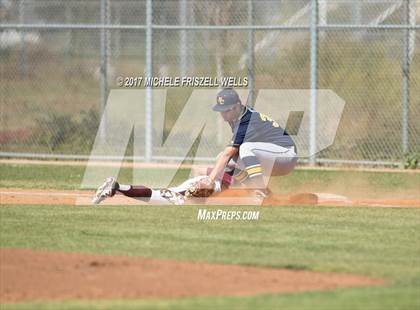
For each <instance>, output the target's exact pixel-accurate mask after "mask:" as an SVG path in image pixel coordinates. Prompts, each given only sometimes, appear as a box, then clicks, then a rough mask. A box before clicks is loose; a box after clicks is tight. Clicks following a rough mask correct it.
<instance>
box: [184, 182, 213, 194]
mask: <svg viewBox="0 0 420 310" xmlns="http://www.w3.org/2000/svg"><path fill="white" fill-rule="evenodd" d="M213 193H214V182H213V181H212V180H211V179H210V178H203V179H201V180H199V181H197V182H195V183H193V184H192V185H191V186H190V187H189V188H188V189H187V190H186V192H185V197H187V198H192V197H195V198H205V197H209V196H210V195H211V194H213Z"/></svg>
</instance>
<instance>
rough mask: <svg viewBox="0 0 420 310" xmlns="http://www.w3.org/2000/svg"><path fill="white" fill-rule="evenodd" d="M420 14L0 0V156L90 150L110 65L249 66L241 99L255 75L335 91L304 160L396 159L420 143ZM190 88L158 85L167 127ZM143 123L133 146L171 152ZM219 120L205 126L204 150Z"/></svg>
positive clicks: (280, 85) (344, 1) (325, 1)
mask: <svg viewBox="0 0 420 310" xmlns="http://www.w3.org/2000/svg"><path fill="white" fill-rule="evenodd" d="M419 21H420V1H416V0H401V1H400V0H370V1H350V0H318V1H315V0H259V1H255V0H254V1H253V0H235V1H233V0H230V1H223V2H221V1H220V2H219V1H209V0H179V1H172V0H155V1H150V0H143V1H142V0H139V1H133V0H118V1H117V0H89V1H81V0H48V1H46V0H13V1H12V0H0V91H1V127H0V141H1V152H0V156H1V157H29V158H47V157H51V158H75V159H77V158H88V156H89V154H90V151H91V149H92V145H93V142H94V139H95V136H96V133H97V131H98V129H99V121H100V118H101V111H102V110H103V108H104V106H105V104H106V98H107V96H108V94H109V91H110V90H111V89H115V88H118V87H117V85H116V78H117V77H118V76H211V77H217V76H219V77H220V76H238V77H244V76H245V77H246V76H247V77H248V78H249V89H250V96H249V98H248V104H250V105H252V104H253V103H254V101H255V98H256V97H257V96H258V90H260V89H310V88H314V87H316V88H317V89H331V90H333V91H334V92H335V93H337V94H338V95H339V96H340V97H341V98H343V99H344V100H345V102H346V106H345V110H344V113H343V116H342V120H341V123H340V126H339V129H338V132H337V135H336V138H335V141H334V144H333V145H332V146H330V147H329V148H327V149H325V150H323V151H322V152H320V153H318V154H317V155H316V157H313V158H310V159H308V160H309V162H311V163H312V164H315V163H324V162H331V163H335V162H337V163H359V164H381V165H387V164H391V165H392V164H395V163H396V162H401V161H402V160H404V157H405V156H406V155H407V154H414V153H419V152H420V122H419V120H420V95H419V94H420V49H419V44H420V33H419V29H420V25H419V23H420V22H419ZM191 91H192V89H190V88H171V89H168V93H167V104H166V107H165V111H149V115H148V117H149V120H150V119H151V121H152V122H153V117H154V115H155V113H161V114H163V117H164V119H165V122H164V124H165V127H164V134H165V135H168V134H169V132H170V131H171V128H172V127H173V126H174V124H175V122H176V120H177V117H178V116H179V114H180V113H181V111H182V108H183V107H184V104H185V101H186V99H187V98H188V96H189V95H190V94H191ZM313 104H316V101H314V103H313ZM144 126H145V127H144V128H142V130H144V131H146V139H145V140H146V141H145V145H144V148H142V149H141V150H140V153H141V154H138V153H136V155H139V156H142V157H144V158H145V159H146V160H170V159H171V158H173V154H167V153H165V152H163V151H162V150H161V148H160V145H159V143H156V140H155V139H154V133H153V130H152V129H151V128H149V130H147V127H148V126H149V127H150V126H151V123H150V122H149V123H148V122H147V121H146V122H145V123H144ZM225 127H226V126H225V125H224V124H222V122H221V121H215V133H214V135H212V136H210V137H205V139H202V141H201V143H205V144H206V143H207V144H206V145H208V150H207V151H208V152H207V154H206V156H205V158H203V159H208V158H211V157H213V156H214V155H215V152H217V150H216V149H214V143H210V142H206V141H208V140H209V139H212V140H216V142H217V145H218V146H219V147H220V148H221V147H223V146H224V145H225V143H226V139H225V134H227V135H228V133H226V129H227V128H225ZM181 138H182V139H195V137H190V136H189V134H188V132H185V133H184V136H182V137H181ZM206 139H207V140H206ZM131 140H132V139H131ZM213 142H214V141H213ZM131 143H132V141H131ZM312 143H316V141H312ZM131 155H133V151H132V147H131V146H130V145H129V147H128V150H127V156H131ZM302 162H305V160H302Z"/></svg>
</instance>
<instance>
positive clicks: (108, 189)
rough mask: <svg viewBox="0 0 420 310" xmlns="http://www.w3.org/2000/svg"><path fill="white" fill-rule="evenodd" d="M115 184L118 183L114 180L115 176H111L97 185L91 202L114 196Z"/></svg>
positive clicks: (98, 201) (94, 202) (97, 202)
mask: <svg viewBox="0 0 420 310" xmlns="http://www.w3.org/2000/svg"><path fill="white" fill-rule="evenodd" d="M117 184H118V183H117V181H116V180H115V178H112V177H109V178H107V179H106V180H105V182H104V184H102V185H101V186H99V187H98V189H97V190H96V194H95V196H93V198H92V203H93V204H95V205H97V204H99V203H100V202H101V201H102V200H104V199H105V198H107V197H112V196H114V195H115V192H116V190H117Z"/></svg>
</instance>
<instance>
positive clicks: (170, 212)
mask: <svg viewBox="0 0 420 310" xmlns="http://www.w3.org/2000/svg"><path fill="white" fill-rule="evenodd" d="M208 208H211V207H208ZM233 208H235V210H236V209H237V208H238V207H228V206H225V207H223V209H225V210H227V209H233ZM239 208H240V209H244V210H245V209H246V210H256V209H258V208H257V207H239ZM197 210H198V207H181V208H179V207H163V206H162V207H159V206H153V207H148V206H136V207H129V206H103V207H100V208H93V207H79V206H74V207H69V206H10V205H3V206H1V207H0V212H1V213H0V214H1V228H0V232H1V239H0V246H1V247H15V248H33V249H48V250H60V251H79V252H89V253H106V254H120V255H132V256H145V257H156V258H170V259H177V260H189V261H206V262H217V263H227V264H242V265H253V266H270V267H276V268H277V267H278V268H291V269H306V270H316V271H332V272H345V273H355V274H364V275H368V276H373V277H381V278H384V279H385V281H386V285H384V286H382V287H374V288H373V287H372V288H357V289H340V290H334V291H329V292H311V293H300V294H272V295H260V296H251V297H246V298H234V297H217V298H210V297H208V298H203V297H201V298H182V299H169V300H132V301H130V300H129V301H97V302H96V301H95V302H93V301H89V302H84V301H67V302H59V303H48V302H42V303H29V304H16V305H4V309H27V308H31V309H70V308H71V309H92V308H95V309H115V308H127V309H137V308H162V309H166V308H181V309H186V308H188V309H197V308H215V307H216V308H221V309H229V308H237V309H239V308H241V309H242V308H246V309H256V308H259V309H272V308H277V309H279V308H284V309H337V308H344V309H416V308H418V307H419V306H420V300H419V294H418V290H419V285H420V281H419V278H420V260H419V255H418V253H419V252H420V229H419V227H420V226H419V222H420V213H419V210H418V209H379V208H378V209H372V208H338V207H328V208H327V207H324V208H313V207H279V208H259V209H258V210H260V211H261V215H260V220H258V221H255V222H244V221H235V222H227V221H215V222H201V221H200V222H199V221H197V220H196V217H197ZM168 227H170V229H168ZM2 309H3V308H2Z"/></svg>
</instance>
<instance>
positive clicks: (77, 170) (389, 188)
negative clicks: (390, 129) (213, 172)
mask: <svg viewBox="0 0 420 310" xmlns="http://www.w3.org/2000/svg"><path fill="white" fill-rule="evenodd" d="M101 169H104V170H107V169H108V170H110V168H107V167H103V168H101ZM84 171H85V167H84V166H55V165H54V166H53V165H13V164H1V165H0V175H1V179H0V187H9V188H12V187H16V188H42V189H79V188H80V185H81V182H82V179H83V174H84ZM110 171H111V170H110ZM162 171H166V170H162V169H142V170H141V173H142V174H143V175H150V176H151V177H154V178H155V179H156V176H157V175H159V173H161V172H162ZM132 172H133V170H132V169H131V168H123V169H121V171H120V174H119V176H118V179H119V180H120V181H121V182H126V183H131V182H132ZM188 173H189V170H187V169H184V170H180V173H178V174H177V176H176V178H175V180H174V182H175V183H179V182H181V181H183V180H185V178H186V177H187V176H188ZM110 174H111V172H110ZM146 185H147V184H146ZM270 187H271V188H272V189H273V190H274V191H275V192H277V193H290V192H333V193H336V194H342V195H346V196H350V197H363V198H377V197H381V198H397V197H403V198H417V199H418V198H419V196H420V192H419V188H420V173H404V172H370V171H369V172H361V171H354V172H352V171H322V170H321V171H320V170H304V169H303V170H295V171H294V172H292V173H291V174H290V175H288V176H286V177H274V178H272V182H271V184H270Z"/></svg>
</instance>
